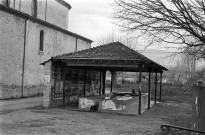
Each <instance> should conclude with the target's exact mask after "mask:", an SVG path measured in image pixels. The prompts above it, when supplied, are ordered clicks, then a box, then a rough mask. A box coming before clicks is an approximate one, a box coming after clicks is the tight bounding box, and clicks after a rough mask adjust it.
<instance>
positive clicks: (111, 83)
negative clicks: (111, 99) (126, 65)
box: [110, 70, 113, 93]
mask: <svg viewBox="0 0 205 135" xmlns="http://www.w3.org/2000/svg"><path fill="white" fill-rule="evenodd" d="M112 85H113V71H112V70H111V82H110V93H111V92H112Z"/></svg>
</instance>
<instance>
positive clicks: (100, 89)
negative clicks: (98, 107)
mask: <svg viewBox="0 0 205 135" xmlns="http://www.w3.org/2000/svg"><path fill="white" fill-rule="evenodd" d="M101 91H102V71H101V70H100V88H99V95H101V93H102V92H101Z"/></svg>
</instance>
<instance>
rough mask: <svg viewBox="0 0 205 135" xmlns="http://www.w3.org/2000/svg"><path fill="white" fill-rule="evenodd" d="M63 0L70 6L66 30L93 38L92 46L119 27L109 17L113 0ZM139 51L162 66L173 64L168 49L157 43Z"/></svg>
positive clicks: (140, 42)
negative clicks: (169, 58)
mask: <svg viewBox="0 0 205 135" xmlns="http://www.w3.org/2000/svg"><path fill="white" fill-rule="evenodd" d="M65 1H66V2H68V3H69V4H70V5H71V6H72V8H71V10H70V12H69V20H68V23H69V24H68V26H69V27H68V30H69V31H71V32H74V33H76V34H79V35H82V36H84V37H86V38H89V39H91V40H93V41H94V42H93V43H92V47H94V46H97V45H99V43H98V40H99V39H100V37H102V36H103V35H104V36H105V35H108V34H109V33H111V32H112V31H116V30H118V29H119V28H117V26H116V25H114V24H113V19H112V18H111V16H112V14H113V12H114V6H113V4H114V0H65ZM144 42H145V40H141V41H138V43H137V45H140V44H141V45H142V46H143V44H144ZM157 50H161V51H157ZM162 50H163V51H162ZM141 53H143V54H144V55H145V56H147V57H149V58H151V59H152V60H154V61H156V62H158V63H160V64H162V65H164V66H165V65H166V66H167V65H172V64H173V63H172V62H171V63H170V60H168V59H167V58H166V56H167V55H170V51H169V50H167V49H166V48H161V47H160V46H158V45H155V46H151V47H149V48H148V50H147V51H143V52H141Z"/></svg>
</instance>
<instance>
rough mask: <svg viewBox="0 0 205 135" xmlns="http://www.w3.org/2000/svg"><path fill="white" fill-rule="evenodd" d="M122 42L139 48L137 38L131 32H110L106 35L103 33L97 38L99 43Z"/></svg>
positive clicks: (133, 47)
mask: <svg viewBox="0 0 205 135" xmlns="http://www.w3.org/2000/svg"><path fill="white" fill-rule="evenodd" d="M117 41H119V42H121V43H123V44H124V45H126V46H128V47H130V48H132V49H134V50H136V49H137V39H135V38H133V37H131V36H130V35H129V34H126V33H123V32H121V33H119V32H114V31H112V32H110V33H107V34H106V35H102V36H101V37H99V38H98V39H97V42H98V44H99V45H103V44H108V43H112V42H117Z"/></svg>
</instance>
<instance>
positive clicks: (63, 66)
mask: <svg viewBox="0 0 205 135" xmlns="http://www.w3.org/2000/svg"><path fill="white" fill-rule="evenodd" d="M61 66H62V67H61V68H63V108H64V107H65V73H66V72H65V65H64V64H63V63H62V64H61Z"/></svg>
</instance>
